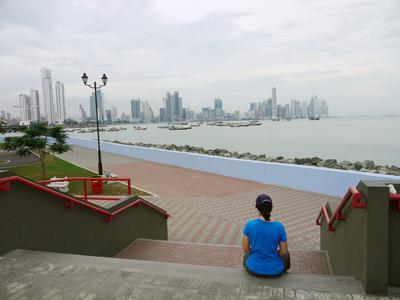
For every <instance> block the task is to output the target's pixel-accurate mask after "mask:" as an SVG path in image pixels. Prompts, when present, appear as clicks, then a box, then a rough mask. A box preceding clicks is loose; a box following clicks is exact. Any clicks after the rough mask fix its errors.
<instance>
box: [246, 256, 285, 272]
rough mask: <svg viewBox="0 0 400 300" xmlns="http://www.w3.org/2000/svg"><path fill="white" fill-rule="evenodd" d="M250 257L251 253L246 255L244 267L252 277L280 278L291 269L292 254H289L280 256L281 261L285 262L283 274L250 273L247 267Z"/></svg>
mask: <svg viewBox="0 0 400 300" xmlns="http://www.w3.org/2000/svg"><path fill="white" fill-rule="evenodd" d="M249 256H250V253H246V254H245V255H244V257H243V267H244V268H245V269H246V271H247V272H249V273H250V274H251V275H253V276H256V277H278V276H281V275H282V274H283V273H285V272H286V271H287V270H289V269H290V254H289V252H288V253H287V254H283V255H280V257H281V260H282V262H283V272H282V273H281V274H279V275H262V274H257V273H254V272H252V271H250V270H249V269H248V268H247V266H246V260H247V259H248V258H249Z"/></svg>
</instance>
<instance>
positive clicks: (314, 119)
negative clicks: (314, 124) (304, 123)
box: [309, 116, 319, 121]
mask: <svg viewBox="0 0 400 300" xmlns="http://www.w3.org/2000/svg"><path fill="white" fill-rule="evenodd" d="M309 120H310V121H318V120H319V117H317V116H311V117H309Z"/></svg>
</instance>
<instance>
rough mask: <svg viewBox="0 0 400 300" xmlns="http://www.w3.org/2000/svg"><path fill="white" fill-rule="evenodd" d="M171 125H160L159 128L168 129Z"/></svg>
mask: <svg viewBox="0 0 400 300" xmlns="http://www.w3.org/2000/svg"><path fill="white" fill-rule="evenodd" d="M169 126H170V125H168V124H165V125H160V126H158V127H157V128H161V129H168V128H169Z"/></svg>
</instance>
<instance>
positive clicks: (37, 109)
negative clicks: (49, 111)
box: [31, 90, 40, 122]
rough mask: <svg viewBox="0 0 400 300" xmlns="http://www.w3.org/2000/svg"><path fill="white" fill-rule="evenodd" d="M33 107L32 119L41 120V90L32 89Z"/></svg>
mask: <svg viewBox="0 0 400 300" xmlns="http://www.w3.org/2000/svg"><path fill="white" fill-rule="evenodd" d="M31 108H32V121H34V122H37V121H39V120H40V104H39V91H38V90H31Z"/></svg>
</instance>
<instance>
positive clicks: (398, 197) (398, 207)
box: [389, 194, 400, 211]
mask: <svg viewBox="0 0 400 300" xmlns="http://www.w3.org/2000/svg"><path fill="white" fill-rule="evenodd" d="M389 199H390V200H392V201H396V203H395V205H396V210H398V211H400V194H390V195H389Z"/></svg>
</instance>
